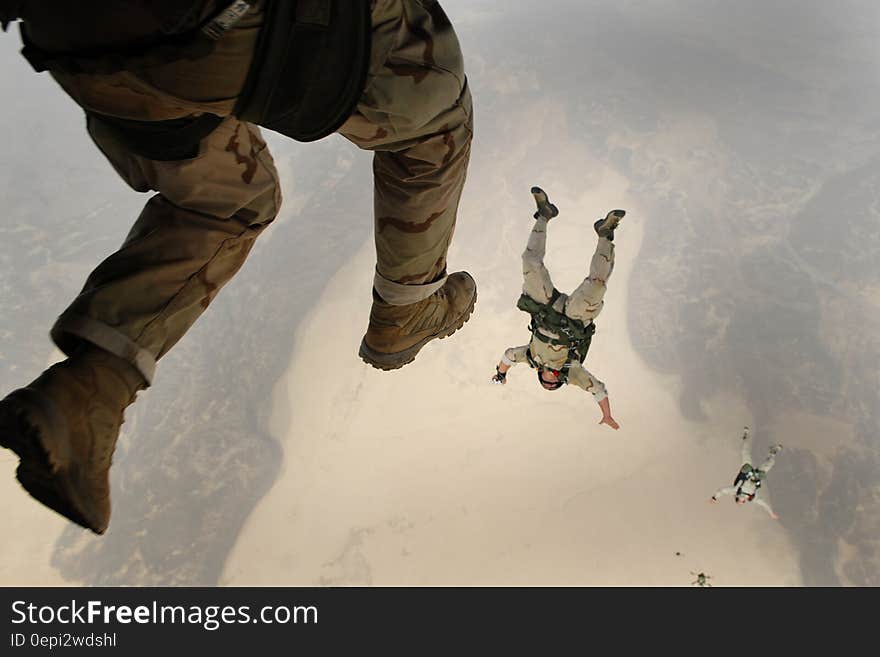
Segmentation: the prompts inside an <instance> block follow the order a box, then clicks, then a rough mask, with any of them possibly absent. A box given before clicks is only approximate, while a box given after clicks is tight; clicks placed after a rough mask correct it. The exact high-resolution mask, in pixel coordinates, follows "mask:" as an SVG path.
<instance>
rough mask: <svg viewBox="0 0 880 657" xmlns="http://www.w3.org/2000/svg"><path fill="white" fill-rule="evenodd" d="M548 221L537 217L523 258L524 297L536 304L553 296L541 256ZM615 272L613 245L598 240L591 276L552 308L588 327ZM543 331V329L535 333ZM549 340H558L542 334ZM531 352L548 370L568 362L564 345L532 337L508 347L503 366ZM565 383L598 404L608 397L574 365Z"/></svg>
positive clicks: (524, 360) (520, 360)
mask: <svg viewBox="0 0 880 657" xmlns="http://www.w3.org/2000/svg"><path fill="white" fill-rule="evenodd" d="M548 223H549V222H548V221H547V219H545V218H543V217H540V216H539V217H538V218H537V219H535V225H534V227H533V228H532V232H531V234H530V235H529V241H528V243H527V244H526V249H525V251H524V252H523V255H522V263H523V293H524V294H527V295H529V296H530V297H531V298H532V299H534V300H535V301H537V302H539V303H548V302H549V301H550V299H551V296H552V294H553V290H554V287H553V281H552V280H551V279H550V272H549V271H548V270H547V267H546V265H545V264H544V254H545V252H546V249H547V225H548ZM613 270H614V243H613V242H612V241H611V240H609V239H607V238H605V237H600V238H599V242H598V244H597V245H596V251H595V252H594V253H593V258H592V260H591V261H590V273H589V275H588V276H587V277H586V278H585V279H584V280H583V282H582V283H581V284H580V285H579V286H578V287H577V289H575V291H574V292H572V293H571V294H570V295H566V294H564V293H561V294H560V295H559V297H558V298H557V299H556V301H555V302H554V304H553V307H554V308H555V309H556V310H557V311H558V312H560V313H564V314H565V315H567V316H568V317H571V318H572V319H578V320H581V321H582V322H584V324H589V323H590V322H591V321H593V320H594V319H595V318H596V317H597V316H598V315H599V313H600V312H602V307H603V305H604V301H603V299H604V296H605V291H606V289H607V283H608V279H609V278H610V277H611V272H612V271H613ZM538 330H541V331H543V329H538ZM544 333H545V334H546V335H548V336H549V337H552V338H558V337H559V336H558V335H555V334H553V333H551V332H549V331H544ZM527 351H530V352H531V354H532V358H533V359H534V361H535V362H536V363H537V364H539V365H543V366H546V367H548V368H550V369H554V370H559V369H562V367H563V366H564V365H565V364H566V362H568V347H566V346H564V345H552V344H549V343H547V342H544V341H542V340H539V339H538V338H536V337H534V336H532V339H531V341H530V342H529V344H528V345H522V346H520V347H510V348H509V349H507V350H506V351H505V352H504V356H503V358H502V359H501V362H503V363H504V364H505V365H508V366H512V365H515V364H516V363H528V358H527V357H526V352H527ZM568 382H569V383H571V384H573V385H576V386H578V387H579V388H583V389H584V390H586V391H587V392H590V393H592V395H593V398H594V399H595V400H596V401H597V402H600V401H602V400H603V399H605V397H607V396H608V394H607V391H606V389H605V384H603V383H602V382H601V381H600V380H599V379H597V378H596V377H595V376H593V375H592V374H591V373H590V372H589V371H588V370H587V369H586V368H585V367H583V365H581V364H580V363H577V362H572V363H570V364H569V369H568Z"/></svg>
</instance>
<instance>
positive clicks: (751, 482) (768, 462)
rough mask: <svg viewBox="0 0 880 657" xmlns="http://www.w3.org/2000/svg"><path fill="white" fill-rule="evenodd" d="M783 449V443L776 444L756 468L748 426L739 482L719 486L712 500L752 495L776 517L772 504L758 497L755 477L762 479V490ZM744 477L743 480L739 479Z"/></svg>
mask: <svg viewBox="0 0 880 657" xmlns="http://www.w3.org/2000/svg"><path fill="white" fill-rule="evenodd" d="M780 449H782V445H774V446H772V447H771V448H770V453H769V454H768V455H767V458H766V459H764V462H763V463H762V464H761V465H759V466H758V467H757V468H755V467H754V466H753V465H752V440H751V434H750V432H749V428H748V427H746V428H745V431H744V432H743V437H742V448H741V454H740V457H741V459H742V463H743V464H742V466H741V467H740V471H739V473H738V476H737V480H738V483H737V484H736V485H734V486H725V487H723V488H719V489H718V490H717V491H715V493H714V494H713V495H712V500H713V501H717V500H718V498H719V497H721V496H722V495H735V496H737V497H739V496H741V495H751V496H752V499H751V500H750V501H751V502H754V503H755V504H757V505H758V506H760V507H761V508H763V509H764V510H765V511H766V512H767V514H768V515H769V516H771V517H774V518H775V517H776V513H775V512H774V511H773V508H772V507H771V506H770V504H769V503H768V502H767V501H765V500H764V499H762V498H760V497H757V495H758V492H759V488H758V486H757V480H756V479H755V477H757V478H758V480H760V481H761V482H762V483H761V490H763V489H764V488H766V485H765V484H764V483H763V479H764V477H765V476H766V475H767V473H768V472H770V469H771V468H772V467H773V466H774V465H775V464H776V454H778V453H779V450H780ZM740 479H742V481H739V480H740Z"/></svg>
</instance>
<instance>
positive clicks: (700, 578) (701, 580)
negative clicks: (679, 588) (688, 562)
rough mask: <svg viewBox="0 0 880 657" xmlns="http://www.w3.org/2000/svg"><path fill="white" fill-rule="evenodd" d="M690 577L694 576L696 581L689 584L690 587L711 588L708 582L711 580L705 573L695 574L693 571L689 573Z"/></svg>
mask: <svg viewBox="0 0 880 657" xmlns="http://www.w3.org/2000/svg"><path fill="white" fill-rule="evenodd" d="M691 575H694V576H695V577H696V578H697V579H695V580H694V581H693V582H691V586H708V587H710V588H711V586H712V585H711V584H709V580H710V579H712V577H711V576H709V575H707V574H706V573H695V572H694V571H693V570H692V571H691Z"/></svg>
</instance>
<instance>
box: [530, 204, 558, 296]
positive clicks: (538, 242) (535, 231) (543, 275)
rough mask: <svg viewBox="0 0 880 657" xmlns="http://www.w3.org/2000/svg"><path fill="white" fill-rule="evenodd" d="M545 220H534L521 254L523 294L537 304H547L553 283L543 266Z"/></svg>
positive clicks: (545, 236)
mask: <svg viewBox="0 0 880 657" xmlns="http://www.w3.org/2000/svg"><path fill="white" fill-rule="evenodd" d="M547 224H548V222H547V220H546V219H536V220H535V225H534V227H533V228H532V232H531V233H530V234H529V241H528V243H527V244H526V250H525V251H523V254H522V268H523V293H524V294H528V295H529V296H530V297H531V298H532V299H534V300H535V301H537V302H538V303H548V302H549V301H550V298H551V297H552V295H553V281H552V280H551V279H550V272H549V271H548V270H547V267H546V265H544V254H545V253H546V251H547Z"/></svg>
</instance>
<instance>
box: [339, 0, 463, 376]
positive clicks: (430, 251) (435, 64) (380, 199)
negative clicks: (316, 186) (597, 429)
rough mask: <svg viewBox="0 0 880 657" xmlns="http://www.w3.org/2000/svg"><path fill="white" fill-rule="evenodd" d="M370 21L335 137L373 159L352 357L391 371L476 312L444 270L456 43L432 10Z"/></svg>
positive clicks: (459, 144)
mask: <svg viewBox="0 0 880 657" xmlns="http://www.w3.org/2000/svg"><path fill="white" fill-rule="evenodd" d="M372 19H373V43H372V61H371V65H370V72H369V75H368V78H367V86H366V89H365V91H364V94H363V95H362V96H361V99H360V102H359V103H358V106H357V108H356V111H355V112H354V113H353V114H352V116H351V117H349V119H348V120H347V121H346V123H345V124H344V125H343V126H342V127H341V128H340V130H339V132H340V134H342V135H343V136H344V137H346V138H347V139H349V140H350V141H352V142H353V143H355V144H356V145H357V146H359V147H360V148H364V149H368V150H372V151H374V153H375V154H374V157H373V177H374V187H375V190H374V215H375V218H374V222H375V223H374V234H375V242H376V257H377V264H376V271H375V275H374V278H373V289H374V298H373V307H372V309H371V312H370V322H369V326H368V328H367V332H366V334H365V335H364V338H363V340H362V342H361V347H360V351H359V354H360V356H361V358H362V359H363V360H364V361H366V362H367V363H369V364H370V365H372V366H373V367H376V368H378V369H383V370H392V369H397V368H399V367H402V366H403V365H406V364H407V363H409V362H411V361H412V360H414V359H415V357H416V355H417V353H418V351H419V350H420V349H421V348H422V347H423V346H424V345H425V344H426V343H427V342H429V341H431V340H434V339H435V338H439V337H443V336H446V335H451V333H453V332H455V331H456V330H457V329H458V328H460V327H461V326H462V325H464V323H465V322H466V321H467V319H468V318H469V317H470V313H471V310H472V309H473V307H474V303H475V302H476V283H475V282H474V280H473V278H472V277H471V276H470V274H468V273H467V272H454V273H452V274H449V275H448V276H447V270H446V255H447V251H448V249H449V244H450V241H451V240H452V235H453V231H454V229H455V222H456V215H457V212H458V203H459V198H460V196H461V192H462V188H463V186H464V182H465V178H466V176H467V167H468V161H469V158H470V146H471V138H472V131H473V113H472V107H471V95H470V91H469V89H468V85H467V80H466V78H465V74H464V64H463V59H462V55H461V50H460V48H459V44H458V39H457V37H456V35H455V32H454V30H453V29H452V25H451V23H450V22H449V20H448V18H447V17H446V14H445V13H444V12H443V9H442V8H441V7H440V5H439V3H437V2H417V1H415V0H380V1H379V2H376V3H374V7H373V14H372Z"/></svg>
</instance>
